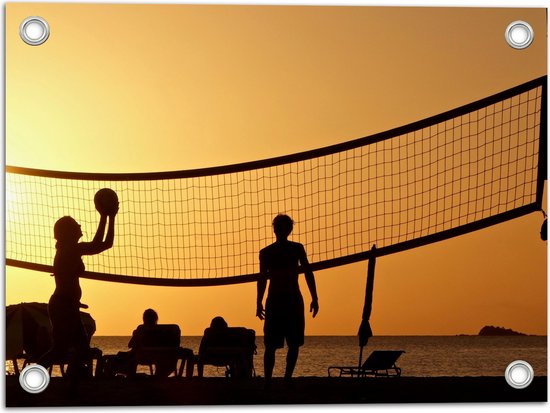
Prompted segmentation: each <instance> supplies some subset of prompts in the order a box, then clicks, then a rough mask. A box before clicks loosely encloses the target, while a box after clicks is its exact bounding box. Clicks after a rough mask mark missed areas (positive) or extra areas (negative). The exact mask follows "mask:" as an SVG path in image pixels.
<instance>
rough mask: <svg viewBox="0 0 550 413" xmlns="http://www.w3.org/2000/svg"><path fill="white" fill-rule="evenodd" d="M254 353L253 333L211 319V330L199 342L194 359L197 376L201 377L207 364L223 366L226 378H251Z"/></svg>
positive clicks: (218, 318) (223, 321) (205, 331)
mask: <svg viewBox="0 0 550 413" xmlns="http://www.w3.org/2000/svg"><path fill="white" fill-rule="evenodd" d="M255 350H256V345H255V332H254V330H250V329H247V328H244V327H229V326H228V325H227V322H226V321H225V320H224V319H223V317H220V316H217V317H214V318H213V319H212V321H211V322H210V327H208V328H207V329H205V330H204V335H203V337H202V340H201V343H200V347H199V354H198V357H197V373H198V376H199V377H202V376H203V371H204V370H203V369H204V365H205V364H209V365H214V366H218V367H223V366H225V367H226V376H227V377H241V378H243V377H251V376H252V373H253V369H254V365H253V356H254V351H255Z"/></svg>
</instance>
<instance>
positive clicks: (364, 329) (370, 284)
mask: <svg viewBox="0 0 550 413" xmlns="http://www.w3.org/2000/svg"><path fill="white" fill-rule="evenodd" d="M371 252H372V254H371V256H370V258H369V265H368V271H367V287H366V291H365V304H364V305H363V315H362V317H361V325H360V326H359V333H358V335H359V346H360V351H359V367H361V361H362V358H363V347H365V346H366V345H367V343H368V342H369V338H371V337H372V329H371V327H370V315H371V312H372V291H373V288H374V267H375V265H376V255H375V253H376V246H375V245H373V246H372V248H371Z"/></svg>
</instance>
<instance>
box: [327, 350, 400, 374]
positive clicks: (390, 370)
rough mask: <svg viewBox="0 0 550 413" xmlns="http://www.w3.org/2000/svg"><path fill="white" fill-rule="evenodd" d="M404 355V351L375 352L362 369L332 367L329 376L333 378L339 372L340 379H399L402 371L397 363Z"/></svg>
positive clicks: (355, 367)
mask: <svg viewBox="0 0 550 413" xmlns="http://www.w3.org/2000/svg"><path fill="white" fill-rule="evenodd" d="M403 353H404V351H402V350H375V351H373V352H372V353H371V354H370V356H369V357H368V358H367V359H366V360H365V362H364V363H363V365H362V366H361V367H360V368H359V367H358V366H353V367H351V366H331V367H329V368H328V375H329V377H331V376H332V374H331V373H332V371H338V372H339V374H338V376H339V377H341V376H351V377H366V376H375V377H379V376H383V377H399V376H401V369H400V368H399V367H397V366H396V364H395V363H396V361H397V359H398V358H399V357H400V356H401V354H403Z"/></svg>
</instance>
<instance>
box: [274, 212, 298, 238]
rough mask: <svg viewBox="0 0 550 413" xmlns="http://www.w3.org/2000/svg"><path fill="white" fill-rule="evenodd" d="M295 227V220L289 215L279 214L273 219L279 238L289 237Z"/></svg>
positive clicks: (275, 231) (276, 234)
mask: <svg viewBox="0 0 550 413" xmlns="http://www.w3.org/2000/svg"><path fill="white" fill-rule="evenodd" d="M293 227H294V221H293V220H292V218H290V217H289V216H288V215H285V214H279V215H277V216H276V217H275V218H274V219H273V232H274V233H275V236H276V237H277V239H278V240H285V239H287V238H288V236H289V235H290V233H291V232H292V228H293Z"/></svg>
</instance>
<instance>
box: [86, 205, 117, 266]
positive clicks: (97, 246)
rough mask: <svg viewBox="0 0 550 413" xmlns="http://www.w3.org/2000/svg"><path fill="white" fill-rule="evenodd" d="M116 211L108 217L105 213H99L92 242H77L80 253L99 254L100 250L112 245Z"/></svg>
mask: <svg viewBox="0 0 550 413" xmlns="http://www.w3.org/2000/svg"><path fill="white" fill-rule="evenodd" d="M117 212H118V210H117V211H115V212H114V213H113V214H111V215H109V216H108V217H107V215H103V214H102V215H101V217H100V219H99V224H98V226H97V231H96V233H95V236H94V239H93V240H92V242H81V243H80V244H79V246H80V253H81V254H82V255H95V254H99V253H100V252H103V251H105V250H107V249H109V248H111V247H112V246H113V242H114V239H115V216H116V214H117ZM107 218H109V225H108V227H107V236H106V237H105V240H103V236H104V234H105V227H106V226H107Z"/></svg>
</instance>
